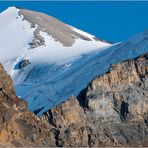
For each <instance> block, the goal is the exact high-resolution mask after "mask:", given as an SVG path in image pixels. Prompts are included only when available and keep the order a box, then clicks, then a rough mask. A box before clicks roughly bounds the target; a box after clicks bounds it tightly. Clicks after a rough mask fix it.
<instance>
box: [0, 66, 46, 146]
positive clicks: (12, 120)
mask: <svg viewBox="0 0 148 148" xmlns="http://www.w3.org/2000/svg"><path fill="white" fill-rule="evenodd" d="M47 129H48V128H47V125H46V124H44V123H43V122H42V121H41V119H39V118H38V117H37V116H35V115H34V114H33V113H31V112H29V111H28V110H27V104H26V103H25V102H24V101H22V100H21V99H19V98H17V97H16V96H15V92H14V89H13V82H12V80H11V79H10V77H9V76H8V75H7V74H6V72H5V71H4V69H3V67H2V65H0V147H1V146H48V138H49V136H48V130H47Z"/></svg>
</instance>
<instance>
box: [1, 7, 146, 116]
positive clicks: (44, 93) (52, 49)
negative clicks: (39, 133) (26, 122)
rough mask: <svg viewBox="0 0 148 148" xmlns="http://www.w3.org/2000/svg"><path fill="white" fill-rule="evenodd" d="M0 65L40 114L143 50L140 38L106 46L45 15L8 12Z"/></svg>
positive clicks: (4, 16)
mask: <svg viewBox="0 0 148 148" xmlns="http://www.w3.org/2000/svg"><path fill="white" fill-rule="evenodd" d="M0 32H1V34H0V53H1V54H0V62H1V63H2V64H3V65H4V67H5V69H6V70H7V72H8V73H9V74H10V76H11V77H12V79H13V80H14V86H15V90H16V93H17V95H18V96H20V97H22V98H23V99H25V100H27V102H28V105H29V109H30V110H32V111H38V115H41V114H42V113H44V112H45V111H47V110H48V109H49V108H51V107H54V106H56V105H57V104H59V103H61V102H63V101H64V100H66V99H68V98H69V97H70V96H72V95H74V96H77V95H78V94H79V93H80V91H81V90H82V89H84V88H85V87H86V86H87V84H88V83H89V82H90V81H91V80H92V79H94V78H95V77H96V76H98V75H101V74H103V73H105V72H107V70H108V68H109V66H110V64H113V63H117V62H120V61H122V60H126V59H129V58H134V57H136V56H138V55H140V54H143V53H145V52H147V51H148V44H147V42H146V41H145V40H144V39H143V36H142V37H141V35H140V37H138V39H136V40H137V42H138V43H141V44H139V46H136V44H134V43H135V40H132V39H131V40H129V41H127V42H125V43H119V44H115V45H111V44H109V43H106V42H103V41H100V40H97V39H96V37H94V36H93V35H90V34H88V33H86V32H83V31H81V30H79V29H76V28H74V27H72V26H69V25H67V24H64V23H63V22H61V21H59V20H57V19H55V18H53V17H50V16H48V15H46V14H43V13H39V12H35V11H30V10H25V9H21V8H16V7H10V8H8V9H7V10H5V11H4V12H2V13H0Z"/></svg>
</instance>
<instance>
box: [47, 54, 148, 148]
mask: <svg viewBox="0 0 148 148" xmlns="http://www.w3.org/2000/svg"><path fill="white" fill-rule="evenodd" d="M78 100H79V102H78ZM78 100H77V99H76V98H74V97H73V98H71V99H69V100H68V101H66V102H64V103H63V104H61V105H60V106H58V107H56V108H54V109H52V110H50V111H49V118H50V120H49V122H50V123H52V124H53V126H54V127H55V128H56V129H58V133H57V135H58V136H57V139H56V140H57V146H76V147H78V146H148V128H147V126H148V54H146V55H143V56H141V57H139V58H136V59H134V60H131V61H125V62H122V63H120V64H116V65H112V66H111V68H110V70H109V71H108V73H106V74H104V75H102V76H99V77H98V78H96V79H95V80H93V81H92V82H91V83H90V85H89V86H88V87H87V88H86V89H85V90H83V91H82V92H81V94H80V95H79V96H78ZM79 103H80V104H79ZM80 106H81V107H80Z"/></svg>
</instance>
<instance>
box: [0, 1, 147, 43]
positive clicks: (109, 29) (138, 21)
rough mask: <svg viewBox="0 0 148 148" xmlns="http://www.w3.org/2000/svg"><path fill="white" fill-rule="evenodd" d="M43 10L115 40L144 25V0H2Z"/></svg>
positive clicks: (3, 6)
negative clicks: (93, 0)
mask: <svg viewBox="0 0 148 148" xmlns="http://www.w3.org/2000/svg"><path fill="white" fill-rule="evenodd" d="M9 6H18V7H23V8H27V9H32V10H36V11H40V12H44V13H47V14H49V15H51V16H53V17H56V18H58V19H60V20H62V21H63V22H65V23H68V24H70V25H73V26H75V27H77V28H79V29H82V30H84V31H86V32H89V33H91V34H93V35H95V36H97V37H98V38H101V39H104V40H108V41H110V42H118V41H123V40H126V39H128V38H129V37H131V36H133V35H135V34H137V33H139V32H142V31H144V30H146V29H148V2H146V1H145V2H127V1H125V2H120V1H118V2H99V1H98V2H91V1H90V2H82V1H81V2H80V1H75V2H74V1H73V2H70V1H69V2H68V1H65V2H57V1H55V2H51V1H48V2H47V1H42V2H33V1H32V2H27V1H26V2H23V1H21V2H2V1H0V12H1V11H3V10H4V9H6V8H7V7H9Z"/></svg>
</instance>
